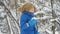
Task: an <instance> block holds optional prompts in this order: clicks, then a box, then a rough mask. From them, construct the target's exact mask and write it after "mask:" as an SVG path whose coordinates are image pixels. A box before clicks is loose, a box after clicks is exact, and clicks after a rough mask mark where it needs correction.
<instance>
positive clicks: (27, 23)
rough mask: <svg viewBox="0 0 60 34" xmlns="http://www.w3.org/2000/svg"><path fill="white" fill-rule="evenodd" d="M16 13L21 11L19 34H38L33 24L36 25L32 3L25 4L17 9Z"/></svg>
mask: <svg viewBox="0 0 60 34" xmlns="http://www.w3.org/2000/svg"><path fill="white" fill-rule="evenodd" d="M18 11H22V15H21V17H20V25H21V27H20V34H38V32H37V30H36V28H35V24H36V23H37V20H36V19H32V18H33V17H34V5H33V4H32V3H25V4H24V5H23V6H22V7H19V8H18Z"/></svg>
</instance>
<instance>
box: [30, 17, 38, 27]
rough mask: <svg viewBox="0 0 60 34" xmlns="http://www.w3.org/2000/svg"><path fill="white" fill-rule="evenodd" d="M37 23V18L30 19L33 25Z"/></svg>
mask: <svg viewBox="0 0 60 34" xmlns="http://www.w3.org/2000/svg"><path fill="white" fill-rule="evenodd" d="M36 23H37V19H35V18H32V19H31V20H30V21H29V25H30V26H32V25H35V24H36Z"/></svg>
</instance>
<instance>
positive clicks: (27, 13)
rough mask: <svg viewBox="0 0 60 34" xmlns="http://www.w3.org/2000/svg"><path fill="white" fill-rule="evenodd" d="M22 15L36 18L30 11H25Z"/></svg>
mask: <svg viewBox="0 0 60 34" xmlns="http://www.w3.org/2000/svg"><path fill="white" fill-rule="evenodd" d="M22 13H23V14H26V15H29V16H31V17H33V16H34V13H32V12H29V11H23V12H22Z"/></svg>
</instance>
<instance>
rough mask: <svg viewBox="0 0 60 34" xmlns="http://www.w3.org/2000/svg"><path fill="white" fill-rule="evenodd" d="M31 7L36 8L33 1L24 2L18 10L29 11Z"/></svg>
mask: <svg viewBox="0 0 60 34" xmlns="http://www.w3.org/2000/svg"><path fill="white" fill-rule="evenodd" d="M31 8H34V5H33V4H32V3H24V5H23V6H22V7H18V11H19V12H22V11H29V10H30V9H31Z"/></svg>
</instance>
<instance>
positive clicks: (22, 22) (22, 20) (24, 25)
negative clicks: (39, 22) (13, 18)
mask: <svg viewBox="0 0 60 34" xmlns="http://www.w3.org/2000/svg"><path fill="white" fill-rule="evenodd" d="M26 22H27V16H26V15H21V17H20V25H21V28H22V29H26V28H28V27H29V24H28V23H26Z"/></svg>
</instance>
